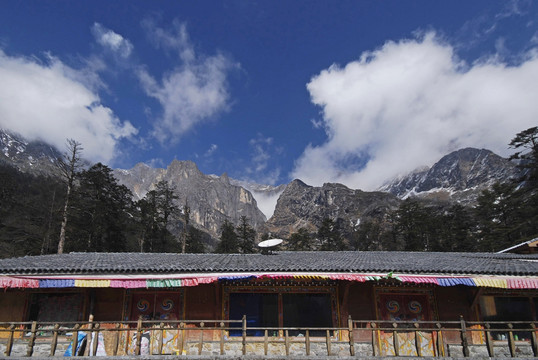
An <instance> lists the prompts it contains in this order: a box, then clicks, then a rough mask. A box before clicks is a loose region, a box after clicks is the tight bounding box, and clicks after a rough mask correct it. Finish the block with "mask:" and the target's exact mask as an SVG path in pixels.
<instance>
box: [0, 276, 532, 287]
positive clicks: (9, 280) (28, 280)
mask: <svg viewBox="0 0 538 360" xmlns="http://www.w3.org/2000/svg"><path fill="white" fill-rule="evenodd" d="M103 277H104V278H102V279H99V278H97V279H96V278H94V279H88V278H76V277H75V278H67V277H66V278H64V277H61V278H41V277H38V278H33V277H21V276H0V287H3V288H43V289H45V288H47V289H51V288H57V289H60V288H73V287H84V288H104V287H110V288H122V289H143V288H177V287H188V286H198V285H201V284H211V283H214V282H217V281H246V280H251V279H260V280H263V279H273V280H290V279H291V280H298V281H301V280H308V281H316V280H319V281H324V280H343V281H354V282H365V281H376V282H379V281H386V280H397V281H400V282H403V283H413V284H417V285H420V284H423V285H428V284H432V285H438V286H458V285H464V286H478V287H488V288H497V289H538V278H533V277H502V276H499V277H495V276H476V277H462V276H436V275H427V276H422V275H400V274H392V273H389V274H349V273H340V274H339V273H308V274H305V273H303V274H300V273H299V274H294V273H258V274H241V273H238V274H224V275H221V276H192V277H178V278H165V279H162V278H144V277H143V276H137V277H131V278H129V277H123V278H116V279H114V278H112V276H110V278H109V277H108V276H106V275H105V276H103Z"/></svg>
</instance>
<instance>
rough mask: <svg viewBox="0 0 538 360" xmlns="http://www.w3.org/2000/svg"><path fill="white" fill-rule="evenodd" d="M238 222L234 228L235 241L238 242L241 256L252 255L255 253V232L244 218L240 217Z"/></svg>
mask: <svg viewBox="0 0 538 360" xmlns="http://www.w3.org/2000/svg"><path fill="white" fill-rule="evenodd" d="M240 221H241V222H240V224H239V225H238V226H237V228H236V230H237V232H236V234H237V239H238V241H239V251H240V252H241V253H243V254H252V253H254V252H256V249H255V241H256V230H254V229H253V228H252V226H250V224H249V223H248V218H247V217H246V216H244V215H243V216H241V219H240Z"/></svg>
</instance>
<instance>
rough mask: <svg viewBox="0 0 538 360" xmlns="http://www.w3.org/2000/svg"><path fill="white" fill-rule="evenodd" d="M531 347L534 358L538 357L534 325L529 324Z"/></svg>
mask: <svg viewBox="0 0 538 360" xmlns="http://www.w3.org/2000/svg"><path fill="white" fill-rule="evenodd" d="M531 328H532V331H531V346H532V352H533V354H534V356H535V357H536V356H538V341H537V339H536V324H534V323H532V324H531Z"/></svg>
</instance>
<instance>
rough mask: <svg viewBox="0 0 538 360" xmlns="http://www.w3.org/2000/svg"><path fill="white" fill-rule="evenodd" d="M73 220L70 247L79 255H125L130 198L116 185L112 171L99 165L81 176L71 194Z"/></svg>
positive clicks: (130, 196) (121, 187)
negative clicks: (78, 183) (111, 252)
mask: <svg viewBox="0 0 538 360" xmlns="http://www.w3.org/2000/svg"><path fill="white" fill-rule="evenodd" d="M74 195H75V197H74V200H75V201H74V206H75V210H76V215H77V216H76V218H75V219H74V220H73V222H72V226H71V228H72V229H71V232H72V233H73V238H74V239H78V240H79V241H77V242H76V243H75V242H73V244H72V245H71V246H70V248H71V249H76V250H78V251H84V250H86V251H98V252H101V251H113V252H118V251H127V250H130V249H129V248H128V247H127V229H128V228H129V226H130V222H131V221H132V217H131V212H132V210H133V204H132V200H131V198H132V194H131V192H130V191H129V190H128V189H127V188H126V187H125V186H123V185H119V184H118V183H117V181H116V179H115V178H114V176H113V174H112V169H110V168H109V167H108V166H106V165H103V164H101V163H97V164H95V165H93V166H92V167H91V168H89V169H88V170H85V171H83V172H82V173H81V174H80V186H79V187H78V188H77V191H76V192H75V193H74Z"/></svg>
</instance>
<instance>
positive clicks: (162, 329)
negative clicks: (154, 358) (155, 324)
mask: <svg viewBox="0 0 538 360" xmlns="http://www.w3.org/2000/svg"><path fill="white" fill-rule="evenodd" d="M159 327H160V328H161V337H160V338H159V342H158V343H157V346H158V348H159V355H161V354H162V353H163V337H164V323H163V322H162V323H160V324H159Z"/></svg>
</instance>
